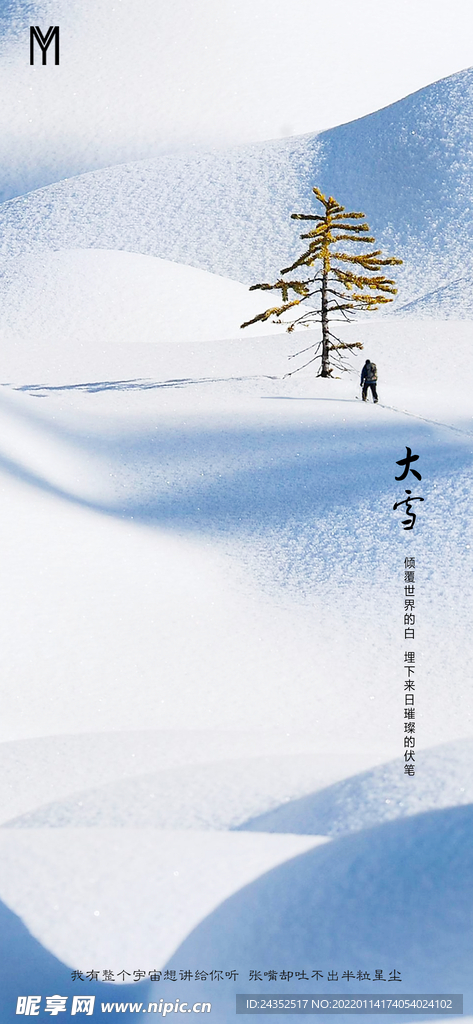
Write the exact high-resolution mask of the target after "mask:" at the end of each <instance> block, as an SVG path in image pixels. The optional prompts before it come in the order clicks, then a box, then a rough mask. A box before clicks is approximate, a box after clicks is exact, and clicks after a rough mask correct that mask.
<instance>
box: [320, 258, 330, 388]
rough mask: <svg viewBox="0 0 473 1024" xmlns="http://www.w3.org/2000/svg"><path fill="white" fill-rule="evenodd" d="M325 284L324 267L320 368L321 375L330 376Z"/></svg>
mask: <svg viewBox="0 0 473 1024" xmlns="http://www.w3.org/2000/svg"><path fill="white" fill-rule="evenodd" d="M327 284H328V273H327V271H326V270H325V268H324V270H323V272H322V309H321V312H322V367H321V370H320V376H321V377H330V362H329V333H328V312H327Z"/></svg>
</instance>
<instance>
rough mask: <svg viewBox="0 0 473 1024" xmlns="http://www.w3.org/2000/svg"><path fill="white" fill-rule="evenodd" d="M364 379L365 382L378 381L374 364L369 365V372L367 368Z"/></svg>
mask: <svg viewBox="0 0 473 1024" xmlns="http://www.w3.org/2000/svg"><path fill="white" fill-rule="evenodd" d="M366 379H367V380H377V379H378V370H377V368H376V363H370V366H369V370H368V368H367V374H366Z"/></svg>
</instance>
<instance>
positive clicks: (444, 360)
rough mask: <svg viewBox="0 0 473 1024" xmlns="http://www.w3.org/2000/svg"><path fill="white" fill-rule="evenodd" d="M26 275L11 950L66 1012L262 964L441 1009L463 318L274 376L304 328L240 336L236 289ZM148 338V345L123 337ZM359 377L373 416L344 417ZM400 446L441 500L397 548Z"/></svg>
mask: <svg viewBox="0 0 473 1024" xmlns="http://www.w3.org/2000/svg"><path fill="white" fill-rule="evenodd" d="M141 268H143V273H142V270H141ZM9 274H10V276H9V277H8V278H5V279H4V282H3V296H4V299H5V303H4V319H3V330H2V378H3V385H2V392H1V405H0V421H1V450H0V473H1V487H2V492H3V498H4V500H3V501H2V506H1V513H0V514H1V517H2V530H1V538H2V539H1V561H2V574H3V580H4V588H3V602H2V614H1V629H2V652H3V659H4V664H5V666H6V671H5V673H4V677H3V692H2V709H3V713H2V734H1V735H2V745H1V747H0V763H1V765H2V807H1V821H2V828H1V831H0V863H1V864H2V866H3V869H4V870H3V871H2V872H0V896H1V898H2V899H3V901H4V903H5V905H6V908H7V909H6V910H4V911H2V913H4V914H5V915H6V917H5V922H6V923H5V935H8V936H10V939H9V942H10V947H11V950H16V952H9V954H8V955H9V956H10V957H13V956H16V955H18V957H20V954H21V951H22V950H23V958H24V957H25V956H26V953H25V950H26V949H28V950H29V949H30V946H31V948H34V950H35V954H34V955H35V956H38V957H39V955H40V954H39V952H38V950H40V949H42V950H43V954H44V955H46V953H47V954H48V955H50V956H52V955H54V956H55V957H56V958H58V960H59V961H60V962H61V964H62V967H61V966H60V965H59V966H57V967H56V968H55V970H56V971H59V974H57V975H56V976H57V977H58V978H59V981H58V984H59V985H61V984H63V985H64V986H66V979H69V980H68V981H67V984H70V970H71V969H73V968H81V969H83V970H91V969H95V970H96V969H99V970H100V971H102V970H103V969H104V968H107V969H110V968H112V969H113V966H114V965H115V968H116V970H121V969H122V968H125V970H135V969H137V968H141V967H144V969H146V970H153V969H155V968H163V967H164V966H165V965H166V964H167V965H168V966H170V965H171V966H172V967H173V968H176V969H180V968H183V969H184V968H190V969H192V970H196V969H206V970H211V969H213V968H216V967H218V966H219V965H220V966H223V968H224V969H225V970H227V969H232V968H233V967H236V969H241V975H240V978H239V981H238V985H237V988H238V990H239V991H241V986H242V984H243V980H244V979H245V978H246V974H245V971H246V970H247V969H249V967H257V968H259V967H260V966H261V967H262V968H263V969H264V970H267V969H269V968H273V967H274V966H276V967H277V968H278V969H280V968H281V969H282V968H283V967H284V968H285V969H293V967H294V968H295V969H297V970H301V969H302V968H304V969H305V970H306V972H307V971H311V970H312V969H315V968H316V967H319V966H320V965H321V966H320V969H322V970H324V971H325V972H326V971H327V970H329V969H332V968H335V969H340V971H343V970H345V969H347V968H350V969H352V966H353V968H354V969H355V970H357V969H359V968H361V969H363V970H367V971H370V972H371V973H373V972H374V969H375V968H378V967H383V969H384V970H385V971H387V972H389V971H391V970H393V968H398V969H400V970H402V974H403V983H402V986H401V985H400V986H398V989H399V991H404V992H407V991H412V990H414V991H420V989H421V986H422V985H425V986H427V987H426V988H425V989H424V991H428V990H429V988H430V989H431V990H432V991H434V989H435V986H434V981H435V980H436V985H437V987H438V985H440V980H439V979H440V977H441V978H442V981H441V988H442V989H443V990H447V988H448V987H449V986H450V991H460V990H461V989H460V988H458V986H459V985H460V979H463V978H464V977H466V976H467V972H466V968H465V966H464V964H465V963H466V960H467V959H468V956H469V955H470V953H469V946H468V943H469V942H470V941H471V940H470V933H469V931H468V928H469V925H468V926H467V921H466V916H467V915H468V914H469V913H470V910H469V903H468V900H469V897H468V896H467V898H466V899H465V893H469V892H470V891H471V875H470V873H469V872H470V871H471V868H470V867H469V865H468V863H467V861H468V857H469V856H470V850H471V843H470V840H469V838H468V828H469V827H470V826H469V818H468V814H469V813H470V810H471V806H470V804H469V803H468V801H471V795H472V793H471V783H470V781H469V780H470V778H471V749H472V733H473V727H472V703H471V694H470V687H469V685H468V681H467V679H466V676H465V668H466V666H467V665H468V664H470V663H471V658H472V654H473V652H472V647H471V644H472V634H471V618H472V611H473V601H472V598H473V594H472V585H471V536H470V535H471V526H470V524H471V511H470V510H471V502H472V494H471V470H470V467H471V455H472V451H473V415H472V410H471V393H472V385H473V379H472V378H473V371H472V370H471V359H470V345H471V342H470V336H469V335H470V331H469V327H468V324H467V323H465V322H453V321H450V322H449V323H448V324H447V323H443V322H441V321H429V322H426V321H419V322H409V321H401V320H399V319H398V318H392V319H391V320H388V319H383V320H375V321H371V322H369V321H360V322H359V323H358V324H353V325H349V326H346V327H345V328H344V336H345V337H346V338H347V339H351V340H353V339H358V340H362V341H363V343H364V345H365V348H364V351H363V353H360V354H356V355H355V356H354V357H353V366H354V369H353V370H352V371H351V372H350V373H349V374H347V375H345V376H343V377H342V378H340V379H333V380H329V381H324V380H321V379H320V378H319V379H317V378H316V377H315V372H314V368H313V367H308V368H307V369H306V370H304V371H302V372H301V373H300V374H296V375H295V376H293V377H289V378H287V377H284V374H285V373H286V372H287V370H288V369H292V368H294V365H297V362H295V361H288V359H287V356H288V355H289V354H291V353H294V352H295V351H297V349H298V348H301V347H303V346H304V345H305V344H310V343H311V341H313V340H314V333H313V332H310V331H307V332H303V333H301V334H298V335H297V336H292V337H291V336H288V335H286V334H282V335H281V334H279V335H275V334H271V335H269V336H266V337H261V338H252V337H251V335H250V336H249V337H246V335H245V334H244V332H242V338H241V340H240V338H238V334H237V336H233V337H232V335H231V334H230V336H229V338H228V339H227V340H224V337H225V331H226V327H225V324H227V323H228V324H229V327H228V330H229V331H233V326H232V324H233V323H234V322H235V320H231V322H230V320H228V321H227V320H226V319H225V317H226V316H227V307H228V305H229V304H230V303H231V301H233V299H232V296H234V297H235V306H234V307H232V309H233V308H234V309H235V314H236V313H237V312H238V316H240V312H239V310H240V308H241V307H240V303H243V305H244V304H245V301H246V298H245V296H246V295H247V293H246V289H244V288H243V286H241V285H238V283H235V282H231V281H223V280H221V279H220V278H218V277H216V278H215V277H211V275H210V273H205V272H204V271H198V270H196V269H193V268H186V267H180V266H177V265H174V264H169V263H168V262H165V261H161V260H158V259H154V258H153V257H151V256H145V255H140V254H138V255H137V254H129V253H125V252H119V253H107V252H106V253H104V252H102V251H96V250H94V251H93V252H89V253H86V252H81V251H79V252H77V251H63V252H55V253H51V254H45V255H44V256H42V257H41V259H39V260H36V258H35V259H34V260H32V259H31V258H29V257H26V256H22V257H19V258H18V260H17V261H16V262H14V263H12V265H11V267H10V269H9ZM52 274H54V275H55V278H54V280H55V284H54V286H53V285H51V286H49V276H50V275H52ZM76 274H77V275H82V277H81V278H80V282H81V283H80V287H79V284H76V282H75V277H76ZM127 275H129V280H128V281H127ZM195 275H197V277H196V276H195ZM25 282H28V287H27V288H25ZM58 282H62V284H61V287H60V288H59V287H58ZM130 282H131V283H130ZM132 284H133V287H132V286H131V285H132ZM135 285H136V288H135ZM194 285H196V290H194ZM22 289H23V290H24V291H25V301H24V302H20V301H19V295H20V294H21V290H22ZM81 289H82V291H81ZM160 289H162V290H161V291H160ZM172 289H175V291H174V293H173V292H172ZM242 289H243V290H242ZM117 290H119V292H120V298H118V297H117V295H116V291H117ZM196 291H197V293H198V294H197V295H196ZM58 292H59V296H58ZM213 292H215V304H214V305H211V306H209V309H210V313H206V312H205V309H206V308H207V307H206V306H205V303H206V302H208V303H210V297H209V296H210V295H211V294H212V293H213ZM164 293H166V295H169V305H168V306H167V305H164V306H163V302H162V299H161V298H160V296H162V295H163V294H164ZM81 294H82V296H83V309H82V310H80V309H79V308H78V303H79V298H80V295H81ZM173 294H174V296H175V299H174V300H173ZM220 296H221V303H220ZM122 300H123V302H122ZM53 301H54V302H55V303H56V306H55V308H54V318H53V317H52V316H51V303H52V302H53ZM102 301H103V306H102ZM196 304H197V312H196ZM68 308H70V311H71V317H70V323H68V318H67V310H68ZM101 308H102V309H103V313H100V309H101ZM56 314H57V317H58V320H59V323H60V327H59V328H58V327H57V324H56V322H55V321H56ZM141 314H142V315H143V319H142V320H141V319H140V317H141ZM196 316H198V318H199V319H198V323H199V324H200V325H201V327H202V331H203V332H204V331H208V332H209V333H208V334H206V335H205V334H203V336H205V337H207V338H208V339H209V340H202V337H201V340H200V341H199V343H198V344H197V343H196V341H195V340H194V338H193V337H192V340H185V339H186V337H187V336H186V330H187V326H186V325H187V324H188V323H190V324H192V322H193V320H192V318H193V317H196ZM232 316H233V312H232ZM61 317H62V320H61ZM147 318H148V327H147V330H148V334H147V338H148V341H147V342H146V343H145V342H143V340H142V339H141V337H140V340H133V341H129V340H128V338H129V337H130V334H131V331H132V325H133V322H136V324H137V330H140V329H141V328H140V324H143V325H145V324H146V319H147ZM150 318H151V319H152V330H153V331H155V338H156V340H155V342H154V343H153V344H152V343H150V341H149V338H150V337H151V328H150V325H149V320H150ZM236 319H238V317H237V318H236ZM171 324H172V325H173V326H172V327H171V326H170V325H171ZM61 325H62V326H61ZM73 325H79V327H80V334H81V336H80V337H79V336H78V332H77V326H75V327H74V326H73ZM33 328H34V334H33V333H32V331H33ZM272 330H273V331H274V328H272ZM173 331H174V334H173V333H172V332H173ZM158 336H159V338H160V339H163V340H158ZM118 339H120V344H117V340H118ZM426 352H428V357H426ZM452 353H453V354H454V355H453V356H452ZM367 356H368V357H369V358H371V359H373V360H374V361H375V362H376V363H377V365H378V370H379V391H380V404H379V405H378V406H377V407H376V408H375V407H374V405H373V404H372V403H371V402H370V403H367V404H366V405H363V404H362V403H361V402H360V401H359V393H360V392H359V384H358V375H359V370H360V367H361V365H362V362H363V360H364V359H365V358H366V357H367ZM406 446H410V447H411V448H412V451H415V452H416V453H418V454H419V458H420V461H419V463H418V465H419V468H420V469H421V474H422V481H421V483H418V482H417V481H415V483H414V486H415V487H416V492H415V493H418V491H417V488H419V489H420V491H419V493H421V494H422V495H423V497H424V498H425V503H424V505H423V506H422V508H421V509H420V511H419V512H418V519H417V522H416V529H415V532H414V533H411V534H409V533H406V532H404V531H403V530H402V526H401V518H402V515H401V513H400V512H397V513H395V512H394V511H393V503H394V501H396V500H398V499H399V498H400V497H401V495H402V494H403V492H404V487H405V483H396V481H395V479H394V477H395V476H396V475H398V473H399V470H398V467H397V466H396V461H397V460H398V459H401V458H403V457H404V455H405V452H406ZM412 479H413V478H412ZM406 555H414V556H415V558H416V566H417V568H416V572H417V581H418V583H417V587H418V597H417V602H418V611H417V615H418V638H419V639H418V645H417V648H416V649H417V659H418V660H417V666H418V708H419V712H418V734H417V743H418V749H419V752H420V753H419V768H418V776H417V777H416V778H415V779H406V778H404V776H403V774H402V772H403V742H404V732H403V717H402V702H403V678H404V674H403V657H404V650H405V641H404V633H403V629H404V626H403V614H404V558H405V557H406ZM387 762H390V764H386V763H387ZM423 765H424V767H422V766H423ZM452 766H455V769H454V770H453V768H452ZM363 773H368V774H367V775H366V774H365V775H363ZM436 780H437V781H436ZM409 785H411V787H412V788H411V790H410V791H409V789H408V786H409ZM304 801H305V803H304ZM388 801H392V802H393V804H394V806H392V807H391V804H389V803H388ZM465 804H467V806H464V805H465ZM460 805H461V806H460ZM301 808H302V810H301ZM394 818H395V819H396V820H392V819H394ZM255 829H256V830H257V831H255ZM291 830H292V831H291ZM344 832H345V833H349V834H347V835H343V833H344ZM330 836H332V837H333V838H332V840H331V841H330V842H329V844H328V846H327V848H326V849H325V847H324V845H323V843H325V841H326V840H327V839H328V838H329V837H330ZM319 847H320V849H319ZM332 851H333V852H332ZM301 856H302V859H301ZM409 858H410V859H411V860H412V862H415V871H414V874H413V876H412V879H411V880H409V875H408V872H407V868H406V864H407V862H408V860H409ZM452 865H453V867H452ZM176 872H177V873H176ZM25 879H27V880H28V884H26V883H25ZM399 879H404V881H403V882H400V881H399ZM248 885H249V888H248ZM399 885H401V886H402V885H404V886H405V896H404V897H403V900H405V904H406V905H407V906H409V908H410V909H409V915H411V916H409V928H408V929H407V931H408V934H409V941H408V943H407V945H406V944H405V942H404V944H403V941H402V934H405V933H403V932H402V921H403V920H404V918H403V912H402V909H401V902H400V901H401V894H400V889H399ZM416 886H420V888H418V889H416ZM348 889H350V891H352V892H354V893H355V894H356V895H355V897H354V902H353V903H351V902H350V900H349V901H348V903H346V908H345V911H343V912H342V903H343V899H342V897H343V896H344V895H346V893H347V891H348ZM416 893H417V895H416ZM229 899H230V902H228V900H229ZM376 908H378V909H376ZM9 912H13V914H14V915H17V916H16V917H13V916H12V914H11V913H10V916H8V913H9ZM416 914H417V915H418V916H417V917H415V915H416ZM291 918H292V920H293V922H294V925H293V926H292V925H290V923H289V922H290V919H291ZM334 920H336V921H337V928H336V929H335V930H334V928H333V921H334ZM19 922H20V923H21V922H23V924H24V925H26V927H27V929H28V931H27V932H25V931H21V928H20V923H19ZM296 922H298V923H297V924H296ZM314 922H315V923H314ZM413 922H414V923H413ZM416 922H417V923H416ZM435 922H436V923H435ZM411 926H412V927H411ZM296 933H297V934H296ZM223 935H224V936H225V937H223ZM28 936H29V937H28ZM360 936H361V938H360ZM445 936H447V937H448V939H449V941H450V943H451V948H453V949H455V951H456V953H455V956H456V961H455V965H453V962H452V963H451V962H450V960H448V958H447V955H446V951H445V950H446V946H445V943H446V941H447V940H446V938H445ZM28 943H29V944H30V945H28ZM34 943H36V945H34ZM38 944H40V945H38ZM423 944H424V946H423ZM314 950H315V952H314ZM30 955H31V956H32V954H30V953H29V952H28V957H30ZM314 956H317V963H315V962H314ZM319 958H320V965H319ZM289 961H290V963H289ZM468 962H470V961H468ZM429 964H430V966H429ZM449 964H450V966H449ZM291 965H292V966H291ZM409 965H411V966H409ZM442 965H443V968H442V969H443V973H442V971H441V967H442ZM445 965H447V966H445ZM51 969H52V968H51ZM18 970H20V968H18ZM61 972H62V973H61ZM19 976H20V975H18V977H19ZM44 976H45V977H46V975H44ZM242 979H243V980H242ZM44 984H46V982H45V983H44ZM196 984H197V983H196ZM266 984H267V983H266ZM345 984H346V983H345ZM170 986H171V988H172V983H171V982H170V983H168V985H167V986H165V987H164V988H163V987H162V986H161V988H160V989H159V991H160V993H163V992H164V991H166V992H169V991H170V990H171V988H170ZM432 986H434V987H432ZM37 990H38V991H42V989H41V988H38V989H37ZM65 990H66V989H65V988H64V991H65ZM172 990H173V991H174V989H172ZM204 990H205V998H212V999H213V1000H214V1002H215V1009H217V1008H218V1007H219V1008H220V1010H221V1013H222V1019H229V1017H230V1015H233V1013H234V1004H233V988H232V986H231V985H230V984H228V985H227V984H226V987H225V989H223V988H222V990H221V991H222V992H224V995H223V996H221V995H219V994H218V992H217V991H216V990H215V989H211V988H210V987H209V986H202V987H201V988H200V989H198V986H197V987H195V986H194V985H193V983H189V987H188V988H186V990H185V991H186V996H187V995H189V994H190V993H191V992H196V991H199V992H200V998H202V993H203V992H204ZM99 991H100V988H98V989H97V992H99ZM150 991H151V989H150ZM176 991H177V988H176ZM343 991H345V989H343ZM49 994H51V993H49ZM465 995H466V1002H465V1008H466V1009H468V1008H470V1009H471V1006H472V1005H473V1004H472V1001H471V993H470V992H469V990H468V991H467V992H466V993H465ZM107 998H110V996H109V995H107ZM128 998H131V997H128ZM137 998H138V997H137ZM140 998H141V997H140ZM169 998H170V996H169ZM181 998H184V997H183V996H182V995H181ZM195 998H196V999H197V998H199V996H197V995H196V996H195ZM222 999H223V1002H220V1000H222ZM225 1015H226V1016H225ZM6 1019H8V1018H6ZM125 1019H126V1018H125Z"/></svg>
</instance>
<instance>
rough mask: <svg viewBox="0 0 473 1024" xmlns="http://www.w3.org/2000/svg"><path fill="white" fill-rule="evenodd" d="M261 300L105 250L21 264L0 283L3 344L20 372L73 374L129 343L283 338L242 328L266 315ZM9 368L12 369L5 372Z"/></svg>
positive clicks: (173, 266) (192, 273) (209, 277)
mask: <svg viewBox="0 0 473 1024" xmlns="http://www.w3.org/2000/svg"><path fill="white" fill-rule="evenodd" d="M264 308H265V306H264V299H263V298H262V297H261V294H259V293H258V292H249V291H248V289H247V288H246V287H245V285H243V284H240V283H239V282H237V281H230V280H228V279H225V278H223V277H218V276H217V275H216V274H210V273H208V272H206V271H203V270H197V269H196V268H195V267H188V266H183V264H178V263H171V262H170V261H168V260H160V259H156V258H153V257H150V256H142V255H139V254H137V253H129V252H123V251H111V250H105V251H104V250H100V249H77V250H60V251H56V252H43V253H41V254H39V255H32V254H30V255H28V256H22V257H18V258H17V259H14V260H12V261H10V262H9V263H8V264H7V266H6V267H5V269H4V272H3V275H2V276H1V277H0V310H1V313H0V338H1V343H2V348H3V352H4V354H5V355H6V353H7V352H8V353H9V358H8V359H7V362H8V361H9V360H10V366H11V365H12V363H11V360H12V359H15V360H16V363H17V367H18V370H17V372H21V371H23V372H24V371H25V370H27V372H28V373H31V372H32V363H33V364H36V365H37V366H39V365H42V366H43V371H44V370H45V369H46V366H47V364H48V360H49V363H51V361H53V360H54V363H55V365H56V366H58V365H61V364H62V366H63V368H64V372H66V367H69V372H70V370H71V368H72V366H73V364H74V360H77V358H78V357H80V353H81V352H84V351H86V350H87V349H89V350H90V349H95V350H97V349H100V348H101V346H103V345H104V344H105V345H107V344H112V345H113V344H115V343H117V342H130V343H135V342H136V343H137V344H147V343H155V342H170V343H172V344H174V343H179V342H191V343H192V344H194V343H195V342H201V341H213V340H217V339H225V338H237V337H238V336H240V337H242V340H243V339H244V340H245V341H246V340H247V335H248V336H250V337H261V336H265V335H268V334H269V335H273V336H274V335H275V334H277V333H278V331H279V332H281V331H284V327H278V326H277V325H274V324H271V323H269V324H256V325H254V326H252V327H251V330H248V331H246V332H245V333H242V331H240V324H241V323H242V322H243V321H244V320H249V319H250V318H251V317H252V316H255V315H256V313H258V312H260V311H261V310H262V309H264ZM5 365H6V364H5V359H4V363H3V366H4V369H5Z"/></svg>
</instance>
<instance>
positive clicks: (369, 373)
mask: <svg viewBox="0 0 473 1024" xmlns="http://www.w3.org/2000/svg"><path fill="white" fill-rule="evenodd" d="M377 380H378V371H377V369H376V363H372V362H371V361H370V360H369V359H367V360H366V363H365V365H364V367H363V369H362V371H361V380H360V387H362V388H363V390H362V392H361V397H362V399H363V401H364V402H366V399H367V397H368V388H371V394H372V395H373V402H377V401H378V392H377V390H376V381H377Z"/></svg>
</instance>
